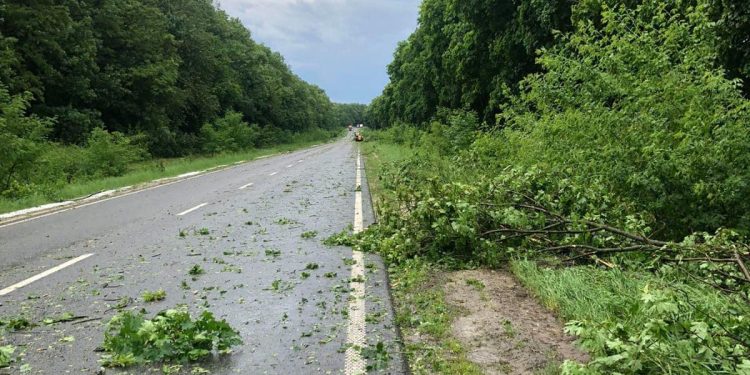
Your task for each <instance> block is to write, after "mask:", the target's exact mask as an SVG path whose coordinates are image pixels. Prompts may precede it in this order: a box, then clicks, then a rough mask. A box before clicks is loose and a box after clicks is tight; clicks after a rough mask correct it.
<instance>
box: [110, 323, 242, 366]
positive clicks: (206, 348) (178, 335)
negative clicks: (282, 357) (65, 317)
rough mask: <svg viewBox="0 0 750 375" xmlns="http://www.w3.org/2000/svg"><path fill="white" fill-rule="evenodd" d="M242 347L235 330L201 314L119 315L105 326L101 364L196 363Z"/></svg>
mask: <svg viewBox="0 0 750 375" xmlns="http://www.w3.org/2000/svg"><path fill="white" fill-rule="evenodd" d="M240 344H242V339H241V338H240V335H239V333H238V332H237V331H235V330H234V329H232V327H230V326H229V324H227V322H226V321H224V320H221V321H218V320H216V319H215V318H214V316H213V314H211V313H210V312H208V311H204V312H203V313H202V314H201V315H200V316H198V317H197V319H193V318H191V316H190V314H189V313H188V312H187V310H185V309H171V310H166V311H162V312H160V313H158V314H156V316H155V317H154V318H153V319H146V318H145V317H144V315H143V314H142V313H133V312H129V311H127V312H123V313H120V314H118V315H116V316H114V317H113V318H112V319H111V320H110V321H109V323H108V324H107V330H106V332H105V333H104V343H103V344H102V348H103V349H104V351H105V353H106V354H104V355H103V356H102V360H101V362H102V364H104V365H105V366H109V367H125V366H131V365H137V364H146V363H154V362H162V361H164V362H188V361H197V360H199V359H201V358H204V357H206V356H209V355H211V354H212V353H214V352H218V353H219V354H227V353H230V351H231V348H232V346H235V345H240Z"/></svg>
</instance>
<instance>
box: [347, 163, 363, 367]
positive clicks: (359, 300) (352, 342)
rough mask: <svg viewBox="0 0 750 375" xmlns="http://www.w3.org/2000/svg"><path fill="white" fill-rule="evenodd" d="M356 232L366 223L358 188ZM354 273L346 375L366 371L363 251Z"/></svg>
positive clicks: (359, 178)
mask: <svg viewBox="0 0 750 375" xmlns="http://www.w3.org/2000/svg"><path fill="white" fill-rule="evenodd" d="M361 165H362V163H361V154H360V152H359V151H358V152H357V173H356V186H357V187H359V186H362V174H361V171H360V170H361ZM353 229H354V233H359V232H362V230H363V229H364V223H363V220H362V191H361V189H357V191H356V192H355V193H354V228H353ZM352 259H353V260H354V265H352V273H351V279H350V280H357V281H350V282H349V287H350V288H351V291H352V292H351V297H352V298H351V299H350V300H349V311H348V312H349V315H348V316H349V324H348V325H347V330H346V343H347V344H348V346H349V347H348V348H347V349H346V354H345V355H346V357H345V358H344V373H345V374H346V375H359V374H364V373H366V363H365V360H364V358H362V352H361V350H362V348H364V346H365V344H366V343H365V334H366V332H365V313H366V310H365V283H364V281H363V279H364V275H365V269H364V262H365V261H364V254H363V253H362V252H361V251H356V250H354V251H352Z"/></svg>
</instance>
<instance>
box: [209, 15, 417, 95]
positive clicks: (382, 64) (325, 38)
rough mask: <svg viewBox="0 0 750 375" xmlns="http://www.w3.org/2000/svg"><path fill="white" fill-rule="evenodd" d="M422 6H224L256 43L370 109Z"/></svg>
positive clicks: (335, 92) (314, 80)
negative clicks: (399, 45)
mask: <svg viewBox="0 0 750 375" xmlns="http://www.w3.org/2000/svg"><path fill="white" fill-rule="evenodd" d="M419 3H420V0H220V2H219V4H220V7H221V8H222V9H224V10H225V11H226V12H227V13H229V15H230V16H233V17H237V18H239V19H240V20H242V22H243V23H244V24H245V26H247V27H248V28H249V29H250V31H251V32H252V34H253V39H255V40H256V41H257V42H260V43H263V44H266V45H267V46H269V47H271V49H273V50H275V51H278V52H280V53H281V54H282V55H284V57H285V58H286V61H287V64H289V65H290V66H291V67H292V70H294V72H295V73H297V74H298V75H299V76H301V77H302V78H303V79H304V80H306V81H308V82H310V83H313V84H316V85H318V86H320V87H321V88H323V89H324V90H325V91H326V92H327V93H328V95H329V96H330V97H331V99H332V100H333V101H335V102H341V103H369V102H370V100H372V99H373V98H374V97H376V96H378V95H379V94H380V92H381V91H382V90H383V87H384V86H385V84H386V83H387V82H388V75H387V73H386V65H388V63H390V62H391V60H392V58H393V51H394V50H395V48H396V45H397V43H398V42H399V41H401V40H404V39H406V38H407V37H408V36H409V34H411V33H412V31H414V29H415V27H416V25H417V13H418V10H419Z"/></svg>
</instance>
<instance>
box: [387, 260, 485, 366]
mask: <svg viewBox="0 0 750 375" xmlns="http://www.w3.org/2000/svg"><path fill="white" fill-rule="evenodd" d="M389 273H390V277H391V282H392V290H393V298H394V304H395V307H396V323H397V324H398V325H399V327H400V328H401V331H402V334H403V336H404V341H405V352H406V353H405V354H406V358H407V362H408V363H409V367H410V369H411V371H412V373H414V374H465V375H473V374H481V373H482V372H481V370H480V368H479V367H478V366H477V365H475V364H474V363H472V362H470V361H469V360H468V359H467V358H466V352H465V351H464V349H463V347H462V346H461V344H460V343H459V342H458V341H457V340H455V339H453V338H452V337H451V334H450V329H451V323H452V322H453V320H454V319H455V318H456V316H457V314H458V311H456V310H455V309H453V308H452V307H451V306H450V305H448V303H447V302H446V300H445V293H444V292H443V289H442V287H443V282H444V281H441V280H440V278H439V277H437V278H436V277H435V275H437V274H439V273H440V270H438V269H436V268H434V266H432V265H430V264H429V263H427V262H425V261H423V260H421V259H413V260H409V261H406V262H404V263H403V264H401V265H398V266H392V267H390V268H389ZM413 337H418V340H413V339H411V338H413Z"/></svg>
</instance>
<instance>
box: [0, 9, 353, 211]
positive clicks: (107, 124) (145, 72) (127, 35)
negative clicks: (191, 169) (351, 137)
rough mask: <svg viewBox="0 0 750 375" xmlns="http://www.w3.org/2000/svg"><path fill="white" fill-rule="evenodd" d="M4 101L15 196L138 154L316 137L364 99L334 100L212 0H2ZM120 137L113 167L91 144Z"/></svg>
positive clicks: (2, 186) (3, 162)
mask: <svg viewBox="0 0 750 375" xmlns="http://www.w3.org/2000/svg"><path fill="white" fill-rule="evenodd" d="M0 108H2V109H3V111H2V113H0V117H2V118H0V138H2V139H3V140H4V142H3V147H5V148H6V150H5V151H6V152H4V153H3V154H1V155H0V195H5V196H11V197H15V196H22V195H24V194H26V193H27V192H28V191H27V190H29V189H32V190H34V189H36V188H34V186H36V185H39V184H42V185H44V184H47V185H49V184H50V183H52V185H55V184H57V183H59V181H67V182H70V181H72V180H75V179H77V178H81V177H86V176H88V177H91V176H97V175H105V176H106V175H113V174H120V173H122V172H123V171H124V166H127V164H128V163H130V162H132V161H134V160H138V159H140V158H143V157H144V155H151V156H154V157H174V156H182V155H188V154H194V153H203V152H208V153H215V152H224V151H237V150H240V149H247V148H252V147H258V146H263V145H271V144H278V143H283V142H287V141H290V140H291V139H293V138H294V135H295V134H297V133H306V134H308V135H307V136H313V137H319V138H323V137H327V136H328V134H330V132H331V130H333V129H336V128H339V127H343V126H344V125H346V124H347V123H349V122H351V121H353V120H354V119H355V118H360V117H361V113H362V111H363V108H362V107H361V106H356V105H341V106H339V105H336V104H333V103H331V101H330V100H329V98H328V96H327V95H326V94H325V92H324V91H323V90H322V89H320V88H319V87H316V86H314V85H311V84H308V83H306V82H304V81H303V80H302V79H300V78H299V77H298V76H296V75H295V74H294V73H293V72H292V71H291V70H290V69H289V67H288V66H287V65H286V63H285V62H284V59H283V57H282V56H281V55H280V54H278V53H276V52H273V51H272V50H270V49H269V48H268V47H266V46H264V45H261V44H258V43H256V42H255V41H253V39H252V38H251V35H250V31H249V30H247V29H246V28H245V27H244V26H243V25H242V24H241V23H240V21H239V20H237V19H233V18H230V17H229V16H228V15H227V14H226V13H225V12H223V11H222V10H220V9H218V8H216V7H215V6H214V5H213V4H212V2H211V0H184V1H179V2H175V1H169V0H3V1H2V2H0ZM115 145H118V147H119V149H118V151H119V152H115V153H111V154H109V155H99V156H102V157H104V156H108V157H112V158H115V159H117V161H115V163H117V164H118V166H117V168H114V169H112V168H105V167H103V165H105V164H107V163H109V162H110V161H105V160H94V159H96V157H97V155H98V154H96V153H95V152H94V153H92V152H89V151H91V150H92V149H102V150H103V149H106V148H108V147H109V148H116V147H114V146H115ZM6 146H8V147H6ZM86 155H88V156H86ZM88 157H90V158H91V159H92V160H88V161H86V160H87V158H88ZM81 160H84V161H83V162H81Z"/></svg>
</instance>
